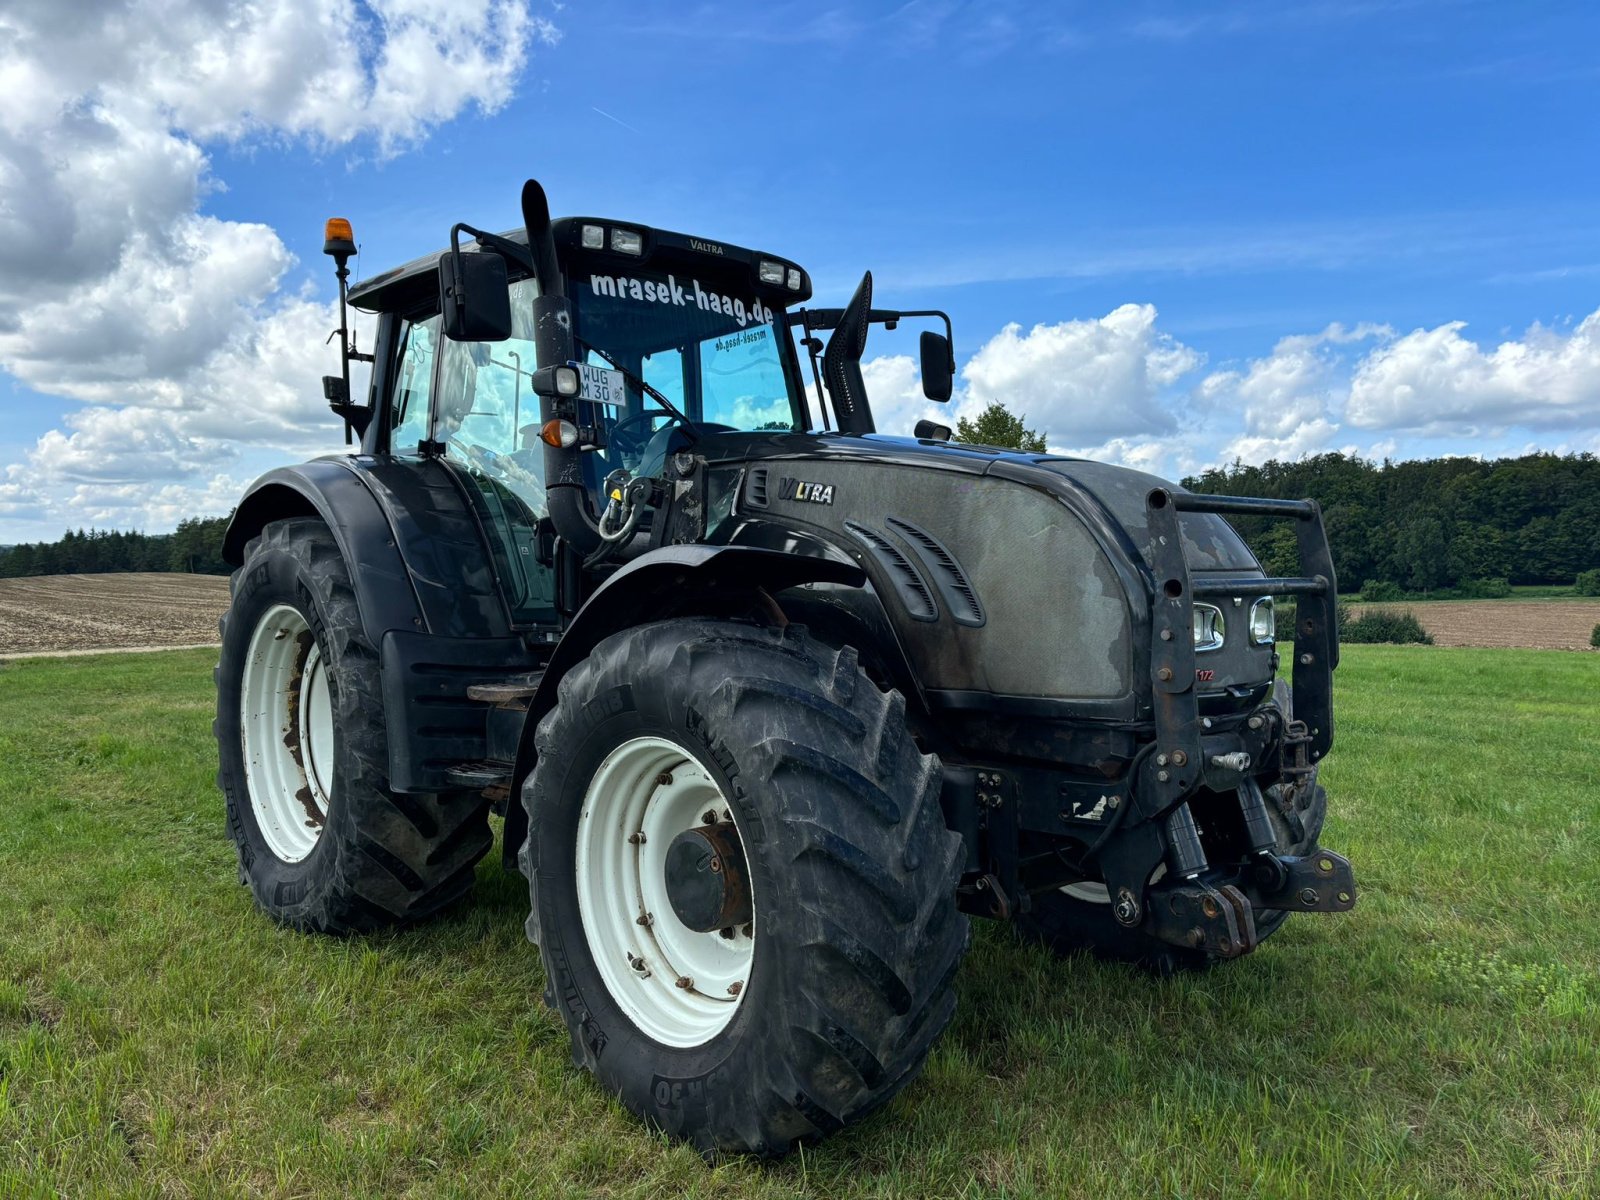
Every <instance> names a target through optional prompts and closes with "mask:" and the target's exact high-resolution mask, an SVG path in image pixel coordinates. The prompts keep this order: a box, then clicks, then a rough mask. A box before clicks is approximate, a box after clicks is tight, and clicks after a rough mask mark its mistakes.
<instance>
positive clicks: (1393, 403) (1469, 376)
mask: <svg viewBox="0 0 1600 1200" xmlns="http://www.w3.org/2000/svg"><path fill="white" fill-rule="evenodd" d="M1465 328H1466V322H1464V321H1450V322H1447V323H1446V324H1443V325H1440V326H1438V327H1437V328H1434V329H1418V330H1415V331H1413V332H1411V333H1408V334H1406V335H1405V336H1404V337H1402V338H1399V339H1397V340H1396V341H1394V342H1392V343H1390V344H1389V345H1387V346H1385V347H1382V348H1381V349H1379V350H1377V351H1375V352H1374V353H1373V354H1372V355H1370V356H1369V357H1368V358H1367V359H1366V360H1365V361H1363V362H1362V363H1361V365H1360V367H1359V369H1358V370H1357V371H1356V373H1355V378H1354V379H1353V380H1352V381H1351V385H1350V399H1349V403H1348V405H1347V406H1346V410H1345V415H1346V419H1347V420H1348V421H1349V422H1350V424H1352V425H1357V426H1360V427H1362V428H1364V429H1385V430H1411V431H1418V432H1424V433H1439V432H1446V431H1454V432H1463V431H1473V430H1477V429H1479V428H1486V429H1490V430H1503V429H1505V428H1507V427H1508V426H1521V427H1523V428H1528V429H1577V428H1582V427H1593V426H1594V425H1596V424H1600V311H1596V312H1594V313H1591V314H1590V315H1589V316H1587V317H1585V318H1584V319H1583V321H1582V322H1581V323H1579V324H1578V326H1577V327H1576V328H1575V329H1573V330H1572V331H1571V332H1570V333H1566V334H1563V333H1560V332H1558V331H1556V330H1553V329H1549V328H1547V327H1545V326H1543V325H1534V326H1533V327H1532V328H1530V329H1529V330H1528V332H1527V333H1526V334H1525V335H1524V336H1523V337H1522V338H1521V339H1520V340H1513V341H1507V342H1502V343H1501V344H1500V345H1499V346H1497V347H1495V348H1494V349H1493V350H1492V351H1488V352H1485V351H1484V349H1483V348H1482V347H1481V346H1479V345H1478V344H1477V343H1476V342H1472V341H1469V340H1468V339H1466V338H1464V337H1462V336H1461V331H1462V330H1463V329H1465Z"/></svg>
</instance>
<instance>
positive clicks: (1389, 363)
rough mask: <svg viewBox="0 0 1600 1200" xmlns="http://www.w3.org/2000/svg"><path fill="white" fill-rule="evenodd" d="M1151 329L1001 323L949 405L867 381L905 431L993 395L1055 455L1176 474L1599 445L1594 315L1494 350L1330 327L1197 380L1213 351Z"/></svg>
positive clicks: (1103, 322)
mask: <svg viewBox="0 0 1600 1200" xmlns="http://www.w3.org/2000/svg"><path fill="white" fill-rule="evenodd" d="M1157 322H1158V314H1157V313H1156V310H1155V308H1154V307H1153V306H1151V305H1135V304H1126V305H1123V306H1121V307H1120V308H1117V309H1115V310H1113V311H1112V312H1111V313H1109V314H1107V315H1106V316H1105V317H1102V318H1099V319H1098V320H1080V321H1067V322H1063V323H1061V324H1057V325H1038V326H1035V327H1034V328H1033V329H1032V330H1030V331H1028V332H1027V333H1024V332H1023V331H1022V328H1021V327H1020V326H1019V325H1015V324H1013V325H1007V326H1006V327H1005V328H1003V329H1002V330H1000V332H999V333H997V334H995V335H994V336H993V337H992V338H990V339H989V340H988V341H986V342H985V343H984V344H983V345H982V346H981V347H980V348H979V349H978V350H977V352H976V353H975V354H973V356H972V357H971V359H970V360H969V361H968V362H967V364H966V365H965V367H964V368H963V369H962V372H961V378H962V380H963V387H962V389H961V390H960V391H959V392H958V393H957V395H956V397H955V400H954V403H953V405H951V406H943V405H931V404H929V403H927V402H926V401H925V400H924V399H923V398H922V393H921V388H920V383H919V381H918V379H917V373H916V367H915V365H914V364H913V362H912V361H911V359H909V358H906V357H903V356H895V357H884V358H879V359H875V360H872V361H870V362H868V363H865V364H863V372H864V374H865V375H866V378H867V383H868V393H869V394H870V395H871V396H872V400H873V408H874V412H875V413H876V414H877V416H878V428H879V429H880V430H882V431H883V432H885V433H901V434H904V433H909V432H910V428H911V425H912V424H913V423H914V422H915V420H916V419H917V418H918V417H921V416H932V417H933V418H934V419H936V420H942V421H944V422H945V423H947V424H954V418H956V417H961V416H966V417H972V416H975V415H976V414H977V413H978V412H981V411H982V409H983V408H984V406H986V405H987V404H988V403H990V402H991V401H993V400H999V401H1000V402H1001V403H1003V404H1004V405H1005V406H1006V407H1007V408H1009V409H1010V410H1011V411H1012V412H1013V413H1017V414H1025V415H1026V419H1027V423H1028V425H1029V426H1030V427H1032V428H1035V429H1038V430H1039V431H1040V432H1041V433H1043V434H1044V435H1045V437H1046V440H1047V442H1048V445H1049V447H1050V450H1051V451H1052V452H1053V453H1058V454H1067V455H1072V456H1075V457H1083V458H1093V459H1098V460H1101V461H1106V462H1115V463H1121V464H1123V465H1125V466H1130V467H1135V468H1138V469H1140V470H1145V471H1150V472H1152V473H1155V474H1159V475H1166V476H1169V477H1177V476H1182V475H1186V474H1193V473H1196V472H1198V471H1200V470H1203V469H1205V468H1206V467H1208V466H1214V465H1217V464H1219V463H1226V462H1232V461H1234V460H1235V459H1240V460H1243V461H1245V462H1250V463H1261V462H1265V461H1267V460H1268V459H1279V460H1285V459H1295V458H1299V457H1301V456H1302V455H1305V454H1316V453H1322V452H1326V451H1330V450H1335V449H1337V450H1339V451H1341V452H1343V453H1348V454H1360V455H1362V456H1363V457H1367V458H1386V457H1393V456H1396V455H1399V456H1426V455H1436V454H1441V453H1454V454H1459V453H1463V452H1477V453H1494V454H1516V453H1520V452H1522V450H1523V446H1524V443H1523V440H1522V439H1520V438H1511V437H1510V436H1509V435H1508V432H1507V431H1509V430H1514V429H1523V430H1535V431H1537V430H1551V429H1566V430H1570V431H1572V436H1571V437H1569V438H1567V439H1565V440H1563V441H1562V442H1561V444H1560V445H1559V446H1551V445H1550V444H1549V443H1548V440H1547V441H1545V442H1544V443H1543V445H1544V448H1546V449H1551V450H1554V451H1556V452H1558V453H1562V452H1581V451H1586V450H1587V451H1591V452H1592V451H1594V450H1595V449H1596V448H1597V447H1600V435H1597V434H1596V433H1595V430H1596V429H1597V428H1600V311H1597V312H1595V313H1594V314H1592V315H1590V316H1589V317H1587V318H1585V319H1584V320H1583V321H1581V322H1579V323H1578V324H1577V325H1576V326H1575V327H1573V328H1572V329H1571V330H1570V331H1569V332H1565V333H1562V332H1559V331H1556V330H1551V329H1549V328H1546V327H1544V326H1539V325H1535V326H1534V327H1533V328H1532V329H1530V330H1529V332H1528V334H1527V335H1526V336H1525V337H1523V338H1521V339H1519V340H1515V341H1508V342H1503V343H1502V344H1500V345H1499V346H1497V347H1495V348H1493V349H1492V350H1491V349H1485V348H1483V347H1480V346H1478V345H1477V344H1475V343H1473V342H1471V341H1468V340H1467V339H1466V338H1464V337H1463V336H1462V333H1461V330H1462V329H1463V325H1462V324H1461V323H1460V322H1451V323H1447V324H1444V325H1441V326H1439V327H1438V328H1435V329H1427V330H1418V331H1417V332H1415V333H1411V334H1407V335H1405V336H1400V335H1398V334H1397V333H1396V331H1395V330H1394V329H1393V327H1391V326H1389V325H1386V324H1380V323H1374V322H1362V323H1359V324H1354V325H1345V324H1341V323H1334V324H1331V325H1328V326H1327V327H1326V328H1324V329H1322V330H1320V331H1319V332H1316V333H1304V334H1293V335H1290V336H1287V337H1284V338H1280V339H1279V340H1278V342H1277V343H1276V344H1275V345H1274V346H1273V348H1272V350H1271V352H1270V353H1268V354H1266V355H1263V356H1262V357H1260V358H1253V359H1248V360H1246V361H1244V362H1242V363H1237V364H1224V365H1222V366H1219V367H1218V369H1216V370H1214V371H1211V372H1210V373H1209V374H1207V375H1205V376H1204V377H1203V378H1201V379H1200V380H1199V381H1198V382H1197V383H1193V384H1190V383H1189V379H1190V378H1191V376H1192V373H1193V372H1194V371H1195V370H1196V368H1198V367H1199V366H1200V365H1201V363H1202V362H1203V361H1204V356H1203V355H1202V354H1201V353H1200V352H1199V351H1198V350H1196V349H1193V348H1192V347H1189V346H1187V345H1184V344H1183V343H1182V342H1180V341H1178V340H1177V339H1176V338H1174V337H1172V336H1171V335H1169V334H1167V333H1165V332H1163V331H1161V330H1160V329H1159V328H1158V324H1157ZM1357 431H1359V433H1360V434H1361V436H1360V438H1358V439H1356V440H1352V438H1351V435H1352V434H1353V433H1356V432H1357ZM1375 433H1376V434H1379V435H1380V436H1377V437H1374V436H1373V435H1374V434H1375ZM1491 435H1492V439H1491Z"/></svg>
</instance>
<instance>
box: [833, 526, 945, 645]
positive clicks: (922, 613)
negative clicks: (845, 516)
mask: <svg viewBox="0 0 1600 1200" xmlns="http://www.w3.org/2000/svg"><path fill="white" fill-rule="evenodd" d="M844 527H845V529H847V530H848V531H849V533H850V536H851V537H853V538H855V539H856V541H858V542H860V543H861V544H862V545H863V546H865V547H866V548H867V549H868V550H869V551H871V552H872V557H873V558H875V559H877V561H878V565H879V566H880V567H882V568H883V569H884V571H885V572H886V573H887V574H888V576H889V580H890V582H891V583H893V584H894V589H895V591H896V593H898V594H899V596H900V603H901V604H904V605H905V606H906V612H908V613H910V614H911V618H912V620H914V621H937V620H938V619H939V606H938V604H936V603H935V602H934V599H933V589H932V588H930V587H929V586H928V581H927V580H926V579H924V578H923V577H922V572H920V571H918V570H917V568H916V567H915V566H913V565H912V563H911V560H910V559H909V558H907V557H906V556H905V555H904V554H902V553H900V549H899V547H897V546H896V545H895V544H894V543H893V542H891V541H890V540H889V539H888V538H886V537H884V536H883V534H881V533H879V532H878V531H877V530H876V529H869V528H867V526H865V525H857V524H856V523H855V522H854V521H846V522H845V523H844Z"/></svg>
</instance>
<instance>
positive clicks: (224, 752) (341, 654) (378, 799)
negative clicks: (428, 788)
mask: <svg viewBox="0 0 1600 1200" xmlns="http://www.w3.org/2000/svg"><path fill="white" fill-rule="evenodd" d="M231 590H232V602H231V604H230V606H229V608H228V611H227V613H226V615H224V616H223V618H222V621H221V625H220V629H221V633H222V653H221V656H220V661H219V662H218V664H217V669H216V673H215V678H216V685H217V716H216V721H215V722H214V724H213V726H212V729H213V732H214V733H215V734H216V738H217V752H218V759H219V770H218V772H217V783H218V786H220V787H221V789H222V792H223V796H224V798H225V801H226V806H227V821H228V836H229V837H230V838H231V839H232V840H233V843H234V845H235V847H236V848H237V849H238V854H239V880H240V882H241V883H244V884H247V885H248V886H249V888H250V891H251V893H252V895H254V897H255V900H256V903H257V904H258V905H260V907H261V908H262V909H264V910H265V911H266V912H267V913H268V914H269V915H271V916H272V917H273V918H274V919H275V920H277V921H280V922H282V923H283V924H285V925H288V926H291V927H293V928H296V929H304V930H312V931H316V932H322V933H339V934H342V933H353V932H362V931H368V930H373V929H378V928H382V927H384V926H387V925H395V924H402V923H407V922H412V921H418V920H421V919H423V918H425V917H429V916H432V915H433V914H434V913H436V912H438V911H439V910H440V909H442V908H444V907H445V906H446V905H448V904H450V903H451V902H452V901H455V900H457V899H459V898H460V897H461V896H463V895H465V894H466V892H467V891H468V890H469V889H470V888H471V887H472V883H473V867H474V865H475V864H476V863H477V861H478V860H479V859H480V858H482V857H483V856H484V854H485V853H486V852H487V851H488V850H489V847H490V845H491V844H492V842H493V834H492V833H491V831H490V829H489V822H488V802H487V801H485V800H483V799H482V797H481V796H478V795H475V794H470V793H463V794H450V795H439V796H425V795H404V794H401V793H397V792H391V791H390V790H389V788H388V778H387V771H388V761H389V757H388V734H387V730H386V727H385V722H384V715H383V692H382V688H381V687H380V681H379V673H378V654H377V650H376V648H375V647H374V646H373V645H372V643H371V642H370V641H369V640H368V639H367V636H366V634H365V632H364V630H363V628H362V625H361V614H360V611H359V609H358V607H357V604H356V597H355V592H354V589H353V588H352V587H351V584H350V571H349V568H348V566H347V565H346V564H345V561H344V557H343V555H342V554H341V553H340V551H339V547H338V545H337V544H336V543H335V542H334V540H333V536H332V534H330V533H329V532H328V529H327V527H326V526H325V525H323V524H322V522H320V521H316V520H309V519H303V518H301V519H295V520H287V521H273V522H271V523H270V524H268V525H267V526H266V527H265V528H264V529H263V530H262V532H261V536H260V537H258V538H255V539H254V540H252V541H251V542H250V544H249V545H248V546H246V547H245V553H244V563H243V565H242V566H241V567H240V568H239V570H238V571H236V572H234V575H233V580H232V584H231Z"/></svg>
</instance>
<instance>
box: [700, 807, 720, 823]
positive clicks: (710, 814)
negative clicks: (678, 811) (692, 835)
mask: <svg viewBox="0 0 1600 1200" xmlns="http://www.w3.org/2000/svg"><path fill="white" fill-rule="evenodd" d="M716 823H717V814H716V812H715V811H714V810H712V809H709V808H708V809H706V811H705V812H703V813H701V814H700V824H702V825H715V824H716Z"/></svg>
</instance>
